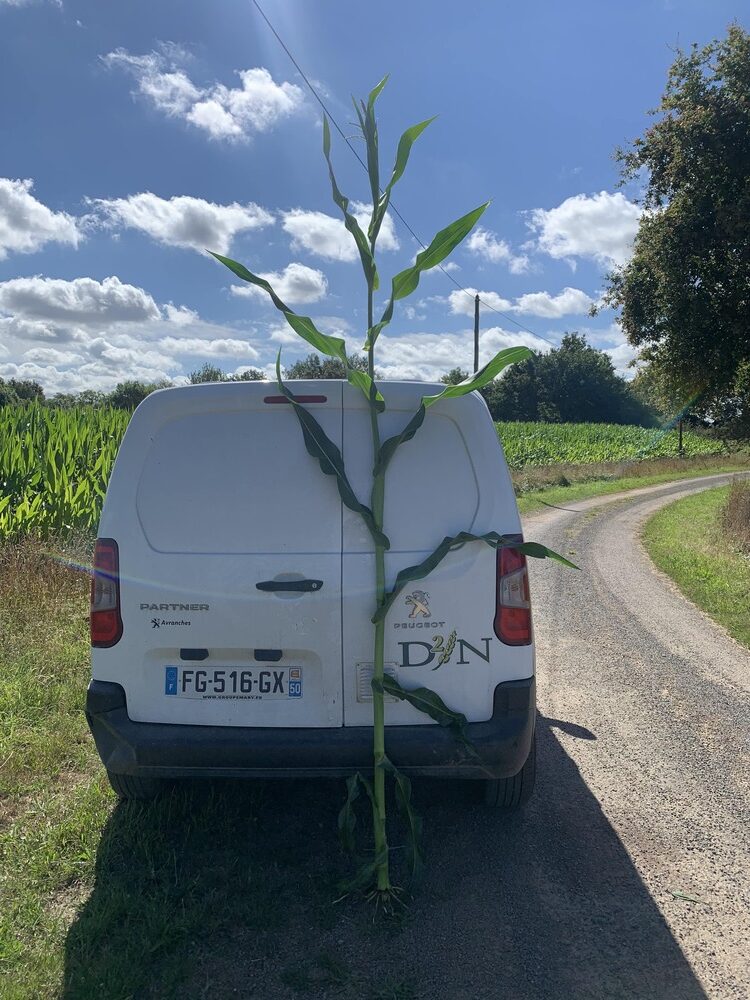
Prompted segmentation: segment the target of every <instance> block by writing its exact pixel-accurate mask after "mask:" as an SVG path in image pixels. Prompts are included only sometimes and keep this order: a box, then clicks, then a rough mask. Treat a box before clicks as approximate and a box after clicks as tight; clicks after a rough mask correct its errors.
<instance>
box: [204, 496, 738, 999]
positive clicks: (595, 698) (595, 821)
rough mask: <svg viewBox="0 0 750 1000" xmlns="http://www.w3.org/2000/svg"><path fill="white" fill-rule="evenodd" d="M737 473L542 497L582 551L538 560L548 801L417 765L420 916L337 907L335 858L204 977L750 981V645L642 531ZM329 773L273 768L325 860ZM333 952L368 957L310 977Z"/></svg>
mask: <svg viewBox="0 0 750 1000" xmlns="http://www.w3.org/2000/svg"><path fill="white" fill-rule="evenodd" d="M728 480H729V477H728V476H711V477H705V478H702V479H700V480H684V481H682V482H680V483H676V484H672V485H665V486H658V487H651V488H647V489H645V490H641V491H638V493H630V494H627V495H622V496H620V497H607V498H597V499H595V500H588V501H582V502H580V503H575V504H572V505H571V509H570V510H559V509H554V510H546V511H545V512H544V513H542V514H539V515H535V516H533V517H530V518H527V519H526V525H525V531H526V537H527V538H529V539H535V540H538V541H542V542H545V543H546V544H548V545H550V546H552V547H553V548H556V549H557V550H558V551H562V552H564V553H573V555H572V556H571V558H573V559H574V560H575V561H576V562H577V563H578V564H579V565H580V566H581V569H582V572H580V573H573V572H568V571H564V570H562V569H560V568H558V567H557V566H556V565H552V564H550V563H546V562H545V563H536V562H534V561H533V560H532V562H534V565H533V566H532V570H531V572H532V588H533V591H532V592H533V601H534V608H535V616H536V617H535V622H536V632H537V649H538V674H539V713H540V714H539V720H538V734H539V779H538V784H537V790H536V794H535V796H534V798H533V799H532V801H531V803H530V804H529V805H528V807H527V808H526V809H525V810H524V811H523V812H522V813H521V814H518V815H515V816H513V817H511V818H507V817H500V816H498V815H496V814H495V813H494V812H492V811H489V810H484V809H482V808H481V807H478V806H476V805H475V804H474V799H473V798H472V791H473V790H468V789H467V788H466V787H465V786H466V784H467V783H449V782H442V781H441V782H432V783H431V782H426V781H425V782H422V783H419V784H417V783H415V797H416V800H417V804H418V806H419V809H420V811H421V812H422V814H423V816H424V827H425V836H426V844H425V847H426V853H427V856H428V874H427V877H426V880H425V883H424V884H423V886H422V887H421V888H420V890H419V891H418V892H417V894H416V897H415V900H414V902H413V904H412V906H411V908H410V910H409V911H408V913H407V915H406V917H405V919H404V921H403V923H402V924H401V925H399V926H398V927H395V928H391V929H390V930H389V929H387V928H378V927H377V926H375V927H373V925H372V923H371V917H370V916H369V915H368V914H367V913H366V912H363V907H362V905H361V904H359V903H354V902H353V903H351V904H349V903H348V902H345V903H343V904H340V905H339V906H337V907H335V908H334V912H333V914H332V915H331V914H329V916H328V917H327V918H326V919H325V920H324V921H322V922H321V921H320V919H319V918H316V916H315V914H316V910H315V907H314V906H313V905H312V903H311V902H309V901H307V896H306V893H307V889H306V885H307V883H308V882H309V880H310V879H312V878H314V877H315V875H314V873H310V874H307V875H305V876H304V878H303V877H301V876H300V877H299V881H298V888H297V893H296V896H297V902H296V904H295V905H296V906H298V908H299V909H298V912H297V913H296V915H295V916H294V917H293V918H292V919H291V923H286V924H285V926H284V930H283V932H279V933H276V934H275V935H274V936H271V937H268V938H266V939H265V940H261V939H260V938H259V936H258V935H257V934H251V933H247V932H243V931H242V929H241V928H238V930H237V936H236V940H235V941H234V945H233V948H232V957H231V959H229V960H228V956H227V954H226V953H225V952H223V951H222V950H221V949H220V950H219V951H218V952H216V953H213V954H212V953H211V951H210V950H209V949H206V951H205V952H204V955H203V959H202V960H201V962H200V968H199V969H198V970H197V972H196V978H195V986H196V990H195V992H194V993H192V992H191V993H190V994H189V995H196V996H208V995H210V996H212V997H224V996H227V997H229V996H241V997H259V998H266V997H289V998H294V997H299V996H300V995H305V996H315V997H328V996H330V997H333V996H337V997H347V998H349V997H352V998H353V997H358V998H363V997H382V998H386V997H387V998H391V1000H395V998H400V997H404V998H413V997H414V998H417V997H418V998H420V1000H422V998H424V1000H438V998H439V1000H442V998H446V1000H448V998H450V1000H455V998H466V1000H498V998H512V1000H541V998H550V1000H589V998H590V1000H602V998H606V1000H615V998H622V1000H700V998H706V997H710V998H716V1000H724V998H736V1000H747V998H748V997H750V899H749V898H748V887H749V885H750V879H749V878H748V874H749V869H750V856H749V847H748V831H749V830H750V809H749V805H750V774H749V773H748V772H749V768H748V762H749V759H750V757H749V755H748V737H749V733H750V653H748V652H747V651H746V650H745V649H743V648H741V647H740V646H738V645H737V644H736V643H735V642H734V641H733V640H732V639H730V638H729V637H728V636H727V635H726V634H725V633H724V632H723V631H722V630H721V629H720V628H719V627H718V626H716V625H714V624H713V623H712V622H711V621H709V620H708V619H707V618H706V617H705V616H704V615H703V614H702V613H701V612H699V611H698V610H697V609H696V608H694V607H693V606H692V605H691V604H690V603H689V602H687V601H686V600H685V599H684V598H683V597H682V596H681V595H680V594H679V593H677V592H676V590H675V589H674V588H673V587H672V585H671V584H670V582H669V581H668V580H667V579H666V578H664V577H663V576H661V575H660V574H659V573H658V572H657V571H656V570H655V569H654V568H653V567H652V565H651V563H650V561H649V560H648V558H647V556H646V554H645V552H644V551H643V549H642V548H641V546H640V542H639V540H638V534H639V529H640V526H641V524H642V523H643V521H644V520H645V519H646V518H647V517H648V515H649V514H651V513H652V512H653V511H655V510H657V509H658V508H659V507H660V506H662V505H663V504H665V503H668V502H669V501H670V500H672V499H674V498H676V497H679V496H682V495H686V494H687V493H690V492H695V491H697V490H701V489H706V488H708V487H710V486H717V485H721V484H723V483H724V482H727V481H728ZM686 530H689V525H686ZM308 786H309V787H307V788H305V789H303V790H302V791H300V788H299V785H298V783H296V782H295V783H288V784H285V785H283V786H282V785H276V786H274V792H273V797H272V805H273V811H272V814H271V815H270V816H266V817H265V818H264V819H263V820H262V822H263V823H265V824H266V826H265V827H264V829H265V833H263V836H264V837H265V838H267V839H268V842H269V845H271V844H273V843H280V842H282V839H284V840H287V841H288V839H289V837H290V836H291V837H292V838H294V837H295V836H298V837H299V838H302V837H303V836H304V835H305V831H306V832H307V835H308V839H309V831H310V829H311V828H312V829H316V828H317V829H318V830H319V832H320V833H319V838H318V839H317V840H316V842H315V843H314V844H313V845H311V848H312V849H314V852H315V865H316V866H317V870H318V871H320V870H323V869H325V867H326V866H328V865H333V866H334V867H335V864H336V860H335V859H336V857H337V855H336V849H335V840H334V837H333V836H332V835H331V833H330V826H331V825H333V823H334V822H335V821H334V817H335V811H336V809H337V808H338V804H339V803H340V798H341V795H340V792H341V789H340V786H338V785H337V786H336V787H335V788H332V789H331V791H330V793H329V792H328V791H322V790H321V788H322V785H321V783H308ZM294 842H295V843H301V842H302V841H301V839H298V840H294ZM311 857H312V855H311ZM320 953H324V954H326V955H328V956H331V955H333V956H335V957H336V959H337V960H339V961H340V962H341V963H342V968H343V969H344V970H348V971H344V972H342V973H341V975H340V976H339V981H338V983H335V984H330V983H328V984H326V983H324V982H322V981H321V982H320V984H319V985H316V986H315V987H314V988H313V986H312V985H311V986H309V987H308V988H307V989H305V988H304V987H302V989H301V992H300V987H296V988H293V985H292V982H291V980H290V978H289V971H288V970H289V968H290V967H292V965H291V964H290V963H293V962H294V961H296V962H297V965H298V966H299V967H300V968H303V967H304V968H307V966H306V965H305V963H306V962H307V963H309V962H310V961H313V960H314V956H316V955H318V954H320ZM285 965H286V967H287V974H286V977H284V976H283V975H281V976H280V970H281V969H282V968H283V967H284V966H285ZM199 983H200V984H201V987H202V988H203V989H208V992H200V991H199V990H198V989H197V987H198V984H199ZM387 983H390V984H391V991H390V992H388V991H383V990H382V989H381V992H377V989H379V988H381V987H383V985H384V984H387ZM204 984H206V985H204ZM207 984H210V987H209V986H208V985H207ZM409 984H411V985H410V986H409Z"/></svg>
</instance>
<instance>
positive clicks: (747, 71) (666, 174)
mask: <svg viewBox="0 0 750 1000" xmlns="http://www.w3.org/2000/svg"><path fill="white" fill-rule="evenodd" d="M652 114H654V115H655V116H656V117H657V121H656V122H655V123H654V124H653V125H651V127H650V128H648V129H646V131H645V132H644V134H643V135H642V136H640V137H639V138H637V139H636V140H635V141H634V142H633V144H632V147H631V148H630V149H628V150H618V152H617V154H616V155H617V158H618V160H619V161H620V164H621V168H622V177H623V181H625V180H629V179H634V178H638V179H640V178H643V180H644V181H645V183H646V188H645V193H644V195H643V199H642V205H643V214H642V216H641V220H640V224H639V229H638V233H637V236H636V239H635V244H634V251H633V256H632V258H631V259H630V261H629V262H628V263H627V264H625V265H624V266H623V267H620V268H617V269H615V270H614V271H613V272H612V273H611V274H610V275H609V279H608V282H609V286H608V290H607V292H606V295H605V301H606V302H607V304H609V305H611V306H614V307H615V308H618V309H619V310H620V314H621V322H622V326H623V330H624V331H625V334H626V335H627V338H628V340H629V341H630V343H631V344H633V345H634V346H636V347H639V348H641V358H642V359H643V360H645V361H646V362H647V364H648V366H649V367H650V368H653V369H654V370H655V372H656V373H657V375H658V381H659V383H660V385H662V387H663V388H664V391H665V392H666V394H667V395H669V396H672V397H674V398H678V399H679V400H680V402H681V407H680V409H681V408H684V407H693V408H695V409H697V410H698V412H700V413H703V414H704V415H707V416H709V417H711V418H713V419H719V420H720V419H722V414H724V413H725V412H726V409H727V407H729V409H730V410H731V412H732V414H733V415H734V417H735V418H737V416H738V415H739V416H741V415H742V413H743V411H744V412H745V414H746V415H747V410H748V409H749V408H750V35H748V34H747V32H745V31H743V29H742V28H740V27H739V26H738V25H732V26H731V27H730V28H729V30H728V33H727V36H726V37H725V38H724V39H722V40H719V41H714V42H712V43H711V44H710V45H707V46H705V47H704V48H698V47H697V46H694V47H693V48H692V49H691V50H690V51H689V52H679V53H678V55H677V58H676V59H675V61H674V63H673V65H672V67H671V69H670V72H669V77H668V80H667V86H666V90H665V92H664V95H663V97H662V99H661V103H660V105H659V107H658V108H657V109H656V110H655V111H653V112H652Z"/></svg>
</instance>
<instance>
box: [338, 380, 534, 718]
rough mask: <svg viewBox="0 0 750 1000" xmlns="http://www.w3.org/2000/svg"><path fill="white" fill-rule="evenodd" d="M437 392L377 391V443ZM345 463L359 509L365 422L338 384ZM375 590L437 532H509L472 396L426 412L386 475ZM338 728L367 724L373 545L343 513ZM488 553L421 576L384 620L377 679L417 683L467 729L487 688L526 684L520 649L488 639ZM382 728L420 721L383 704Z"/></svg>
mask: <svg viewBox="0 0 750 1000" xmlns="http://www.w3.org/2000/svg"><path fill="white" fill-rule="evenodd" d="M441 388H443V386H434V387H432V386H429V385H425V384H424V383H423V384H421V385H420V384H414V383H403V382H402V383H390V384H389V383H387V382H386V383H383V384H382V385H381V389H382V391H383V395H384V396H385V400H386V407H387V408H386V411H385V413H383V414H382V416H381V418H380V425H381V439H382V440H385V439H386V438H387V437H389V436H391V435H393V434H397V433H399V432H400V431H401V430H402V429H403V428H404V427H405V425H406V424H407V423H408V421H409V419H410V417H411V415H412V414H413V413H414V411H415V410H416V409H417V407H418V406H419V400H420V397H421V396H422V395H423V394H426V393H430V392H437V391H439V390H440V389H441ZM343 413H344V458H345V462H346V466H347V469H348V471H349V477H350V480H351V482H352V485H353V487H354V489H355V490H356V492H357V493H358V495H359V496H360V497H362V498H364V499H365V501H366V502H368V503H369V495H368V492H367V485H368V482H369V477H370V472H371V469H372V449H371V446H370V432H369V413H368V409H367V402H366V400H365V399H364V398H363V396H362V394H361V393H357V392H356V390H354V389H352V388H351V387H349V386H344V403H343ZM385 495H386V501H385V518H384V521H385V524H384V527H385V531H386V534H388V536H389V538H390V541H391V549H390V551H389V552H388V553H387V554H386V585H387V586H388V587H390V586H392V585H393V582H394V580H395V577H396V574H397V573H398V572H399V571H400V570H402V569H404V568H405V567H407V566H412V565H416V564H418V563H420V562H422V561H423V560H424V559H425V558H426V557H427V556H429V555H430V553H431V552H433V550H434V549H435V548H436V546H437V545H438V544H439V543H440V542H441V541H442V540H443V538H444V537H445V536H446V535H449V536H452V535H455V534H458V533H459V532H461V531H472V532H475V533H477V534H481V533H483V532H487V531H493V530H494V531H498V532H501V533H507V534H518V533H519V532H520V523H519V518H518V511H517V507H516V501H515V497H514V494H513V489H512V485H511V482H510V476H509V473H508V468H507V465H506V463H505V460H504V457H503V453H502V448H501V446H500V443H499V441H498V438H497V433H496V431H495V427H494V425H493V423H492V421H491V419H490V416H489V413H488V411H487V407H486V405H485V403H484V401H483V400H482V398H481V396H479V394H478V393H472V394H470V395H467V396H464V397H461V398H460V399H454V400H449V401H448V402H446V403H437V404H436V405H434V406H433V407H431V408H430V410H429V411H428V413H427V417H426V419H425V422H424V424H423V426H422V427H421V428H420V429H419V431H418V432H417V435H416V436H415V438H414V439H413V440H412V441H409V442H407V443H405V444H404V445H402V446H401V448H399V450H398V451H397V453H396V455H395V457H394V458H393V460H392V462H391V464H390V465H389V468H388V471H387V475H386V494H385ZM343 520H344V535H343V537H344V543H343V553H344V555H343V563H344V569H343V609H344V632H343V636H344V640H343V646H344V725H346V726H357V725H369V724H371V720H372V694H371V690H370V677H371V674H372V656H373V653H372V646H373V626H372V624H371V621H370V619H371V616H372V613H373V610H374V609H373V600H374V598H373V589H374V575H375V560H374V555H373V552H372V541H371V539H370V537H369V535H368V533H367V531H366V529H363V526H362V523H361V520H360V519H359V518H358V517H357V515H356V514H352V513H351V512H350V511H348V510H344V512H343ZM495 611H496V554H495V552H494V550H493V549H491V548H490V547H489V546H487V545H483V544H480V543H470V544H468V545H465V546H464V547H463V548H461V549H459V550H457V551H455V552H452V553H450V554H449V555H448V556H447V557H446V558H445V559H444V560H443V561H442V562H441V563H440V564H439V566H438V567H437V568H436V569H434V570H433V571H432V573H431V574H430V575H429V577H427V578H425V579H422V580H419V581H415V582H414V583H413V584H412V585H411V586H409V587H408V588H406V589H405V590H404V591H403V592H402V593H401V594H400V596H399V597H398V598H397V600H396V602H395V603H394V605H393V606H392V608H391V610H390V612H389V614H388V618H387V620H386V629H385V660H386V665H385V669H386V671H389V672H391V673H392V674H393V675H394V676H396V677H397V679H398V680H399V682H400V683H401V684H402V685H403V686H404V687H406V688H416V687H420V686H425V687H428V688H431V689H432V690H434V691H436V692H437V693H438V694H439V695H440V696H441V697H442V699H443V700H444V701H445V703H446V704H447V705H449V706H450V707H451V708H453V709H455V710H457V711H460V712H463V713H464V714H465V715H466V717H467V719H468V720H469V721H470V722H480V721H484V720H487V719H489V718H490V717H491V715H492V709H493V695H494V691H495V687H496V686H497V685H498V684H500V683H502V682H503V681H508V680H515V679H520V678H525V677H529V676H531V674H533V672H534V666H533V653H532V651H531V647H529V646H524V647H516V648H514V647H511V646H508V645H505V644H503V643H501V642H500V640H499V639H498V637H497V636H496V634H495V632H494V627H493V623H494V618H495ZM385 719H386V724H387V725H419V724H430V723H431V720H430V718H429V717H428V716H426V715H424V714H422V713H421V712H418V711H417V710H416V709H414V708H413V707H412V706H411V705H409V704H408V703H406V702H396V701H395V700H394V701H392V702H390V703H388V704H387V705H386V713H385Z"/></svg>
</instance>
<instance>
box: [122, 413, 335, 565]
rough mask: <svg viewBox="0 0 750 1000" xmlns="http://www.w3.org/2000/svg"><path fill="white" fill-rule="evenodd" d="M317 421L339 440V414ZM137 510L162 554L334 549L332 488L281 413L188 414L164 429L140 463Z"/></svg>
mask: <svg viewBox="0 0 750 1000" xmlns="http://www.w3.org/2000/svg"><path fill="white" fill-rule="evenodd" d="M262 405H263V404H261V406H262ZM315 415H316V417H317V419H318V420H319V421H320V423H321V424H322V425H323V428H324V429H325V431H326V433H327V434H328V435H329V436H330V437H331V438H333V439H334V440H338V441H340V438H341V411H340V409H339V408H338V407H332V408H331V409H327V408H322V407H321V408H319V409H317V410H316V414H315ZM137 508H138V517H139V520H140V522H141V525H142V527H143V531H144V534H145V536H146V539H147V540H148V542H149V544H150V545H151V547H152V548H154V549H156V550H157V551H161V552H215V553H233V552H338V551H339V550H340V547H341V502H340V500H339V496H338V492H337V490H336V485H335V483H334V481H333V478H332V477H330V476H324V475H323V474H322V473H321V471H320V467H319V465H318V463H317V462H316V461H315V460H314V459H313V458H311V457H310V456H309V455H308V454H307V452H306V451H305V447H304V444H303V441H302V434H301V432H300V427H299V423H298V422H297V418H296V416H295V414H294V413H293V411H292V408H291V407H288V406H265V407H263V409H259V410H253V411H250V412H247V411H241V412H240V411H231V412H208V413H192V414H188V415H185V416H183V417H178V418H176V419H174V420H171V421H169V422H168V423H166V424H164V425H162V426H161V427H160V428H159V429H158V430H157V431H156V433H155V435H154V437H153V442H152V445H151V448H150V449H149V451H148V453H147V455H146V458H145V461H144V463H143V466H142V470H141V476H140V481H139V484H138V494H137Z"/></svg>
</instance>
